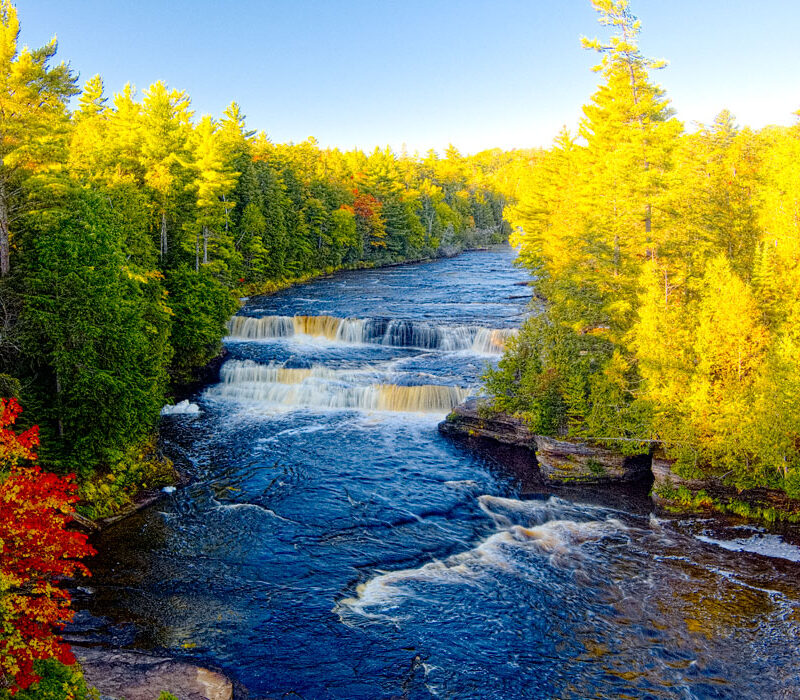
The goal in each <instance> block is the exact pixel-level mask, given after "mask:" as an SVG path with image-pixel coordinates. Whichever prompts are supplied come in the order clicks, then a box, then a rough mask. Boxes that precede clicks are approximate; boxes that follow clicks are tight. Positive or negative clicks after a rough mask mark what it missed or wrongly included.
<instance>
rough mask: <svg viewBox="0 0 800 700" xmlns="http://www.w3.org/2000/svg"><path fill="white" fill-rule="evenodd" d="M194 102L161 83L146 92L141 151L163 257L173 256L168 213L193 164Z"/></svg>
mask: <svg viewBox="0 0 800 700" xmlns="http://www.w3.org/2000/svg"><path fill="white" fill-rule="evenodd" d="M191 118H192V111H191V100H190V99H189V96H188V95H187V94H186V93H185V92H182V91H179V90H172V91H170V90H168V89H167V86H166V85H165V84H164V83H163V82H161V81H160V80H159V81H158V82H156V83H154V84H153V85H151V86H150V88H149V89H148V90H147V91H146V92H145V95H144V100H143V101H142V106H141V116H140V127H139V128H140V131H141V150H140V152H139V159H140V162H141V165H142V167H143V168H144V175H143V176H144V183H145V185H146V186H147V187H148V188H149V190H150V191H151V192H152V193H153V197H154V200H155V209H156V213H157V215H158V218H159V230H160V241H161V242H160V246H159V255H160V257H161V258H162V259H163V258H165V257H166V256H167V253H168V252H169V235H168V228H167V212H168V211H169V210H170V209H171V208H174V207H175V198H176V197H177V196H178V194H179V193H181V192H182V191H183V189H184V188H185V186H186V181H187V175H188V173H187V169H188V164H189V153H190V150H189V149H190V147H189V138H190V135H191V132H192V129H191Z"/></svg>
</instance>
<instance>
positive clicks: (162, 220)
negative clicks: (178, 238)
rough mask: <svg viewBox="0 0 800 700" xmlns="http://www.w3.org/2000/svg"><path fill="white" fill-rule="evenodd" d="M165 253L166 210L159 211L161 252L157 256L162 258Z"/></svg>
mask: <svg viewBox="0 0 800 700" xmlns="http://www.w3.org/2000/svg"><path fill="white" fill-rule="evenodd" d="M166 254H167V212H165V211H162V212H161V254H160V255H159V258H164V257H165V256H166Z"/></svg>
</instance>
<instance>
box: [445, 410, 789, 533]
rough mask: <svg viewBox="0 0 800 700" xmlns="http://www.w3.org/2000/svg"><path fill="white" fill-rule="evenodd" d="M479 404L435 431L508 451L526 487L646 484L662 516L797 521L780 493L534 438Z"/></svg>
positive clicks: (648, 458)
mask: <svg viewBox="0 0 800 700" xmlns="http://www.w3.org/2000/svg"><path fill="white" fill-rule="evenodd" d="M483 401H485V399H477V398H471V399H468V400H467V401H465V402H464V403H462V404H460V405H458V406H456V407H455V409H453V411H452V412H451V413H450V414H449V415H448V416H447V418H446V419H445V420H444V421H442V422H441V423H440V424H439V432H440V433H442V434H443V435H447V436H449V437H453V438H457V439H461V440H465V441H466V442H467V443H468V444H469V443H472V444H473V445H477V443H478V442H481V443H482V444H484V445H485V444H486V443H490V444H494V445H495V449H497V448H501V447H504V448H505V449H508V448H509V447H508V446H512V447H513V448H515V449H516V454H515V457H514V460H513V461H514V469H515V471H517V472H523V474H522V475H521V476H522V478H523V480H524V481H526V482H528V483H538V484H540V485H543V486H548V485H549V486H565V485H570V486H576V487H577V486H582V485H594V486H599V487H607V486H612V485H614V484H640V483H641V484H645V483H647V482H650V483H652V490H651V492H650V496H651V498H652V500H653V502H654V503H655V504H656V506H658V507H659V508H660V509H663V510H666V511H671V512H684V513H694V512H704V511H705V512H707V511H709V510H716V511H719V512H722V513H732V514H735V515H739V516H741V517H744V518H748V519H754V520H761V521H766V522H791V523H798V522H800V500H797V499H793V498H790V497H789V496H787V495H786V494H785V493H784V492H783V491H781V490H779V489H769V488H752V489H737V488H735V487H734V486H731V485H729V484H725V483H724V482H723V481H722V480H721V479H717V478H714V477H704V478H702V479H692V478H687V477H685V476H682V475H681V474H679V473H678V471H677V470H676V469H675V460H672V459H669V458H668V457H666V456H665V455H664V453H663V452H662V451H661V450H660V449H656V450H654V451H653V452H651V453H646V454H645V453H643V454H638V455H633V456H625V455H622V454H620V453H618V452H615V451H613V450H610V449H608V448H605V447H601V446H599V445H594V444H591V443H586V442H579V441H572V440H559V439H557V438H553V437H548V436H545V435H536V434H534V433H532V432H531V431H530V430H529V429H528V427H527V426H526V425H525V423H524V421H522V420H521V419H520V418H517V417H515V416H511V415H507V414H503V413H496V412H491V411H489V410H488V407H487V408H486V409H482V403H483Z"/></svg>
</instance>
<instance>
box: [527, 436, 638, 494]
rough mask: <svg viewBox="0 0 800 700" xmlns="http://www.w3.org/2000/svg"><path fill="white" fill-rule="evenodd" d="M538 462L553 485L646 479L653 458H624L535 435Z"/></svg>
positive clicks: (588, 447)
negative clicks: (556, 483)
mask: <svg viewBox="0 0 800 700" xmlns="http://www.w3.org/2000/svg"><path fill="white" fill-rule="evenodd" d="M535 438H536V461H537V462H538V464H539V470H540V471H541V472H542V474H543V475H544V476H545V477H546V478H547V479H548V480H549V481H551V482H558V483H567V482H569V483H575V482H581V483H583V482H586V483H597V482H602V483H611V482H630V481H640V480H642V479H645V478H647V477H648V476H649V474H650V455H649V454H637V455H633V456H625V455H623V454H621V453H619V452H615V451H613V450H609V449H607V448H605V447H600V446H598V445H592V444H590V443H586V442H573V441H571V440H557V439H555V438H551V437H546V436H544V435H536V436H535Z"/></svg>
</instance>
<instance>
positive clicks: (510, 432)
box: [439, 398, 651, 485]
mask: <svg viewBox="0 0 800 700" xmlns="http://www.w3.org/2000/svg"><path fill="white" fill-rule="evenodd" d="M483 414H484V411H482V410H481V400H480V399H476V398H472V399H469V400H467V401H466V402H464V403H462V404H460V405H459V406H456V408H455V409H454V410H453V412H452V413H450V415H448V416H447V418H446V419H445V420H444V421H443V422H442V423H440V424H439V432H441V433H442V434H443V435H448V436H450V437H456V438H467V439H469V438H488V439H490V440H495V441H497V442H499V443H503V444H505V445H515V446H517V447H521V448H525V449H527V450H529V451H530V469H531V470H532V471H536V472H538V474H539V475H540V476H541V479H542V480H543V481H544V482H545V483H547V484H554V485H555V484H582V483H585V484H615V483H632V482H639V481H643V480H646V479H648V478H650V461H651V460H650V455H649V454H638V455H633V456H631V457H627V456H624V455H621V454H619V453H617V452H614V451H613V450H609V449H606V448H604V447H600V446H597V445H591V444H589V443H585V442H574V441H570V440H559V439H557V438H552V437H547V436H544V435H536V434H534V433H532V432H531V431H530V430H529V429H528V427H527V426H526V425H525V423H524V422H523V421H522V420H521V419H519V418H516V417H514V416H509V415H506V414H502V413H496V414H489V413H486V415H483Z"/></svg>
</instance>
